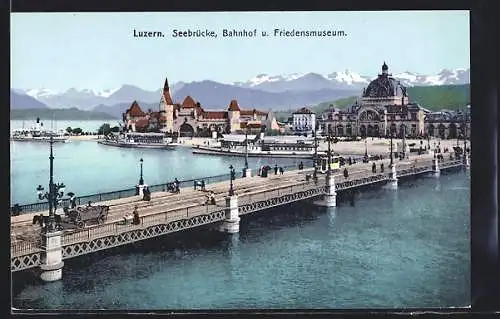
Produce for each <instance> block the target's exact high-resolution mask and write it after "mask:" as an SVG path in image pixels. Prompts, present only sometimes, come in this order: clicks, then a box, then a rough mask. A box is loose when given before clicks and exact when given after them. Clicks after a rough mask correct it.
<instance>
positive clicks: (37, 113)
mask: <svg viewBox="0 0 500 319" xmlns="http://www.w3.org/2000/svg"><path fill="white" fill-rule="evenodd" d="M37 117H39V118H40V119H46V120H52V119H54V120H111V119H116V118H117V117H113V116H111V115H109V114H106V113H103V112H96V111H82V110H79V109H77V108H71V109H48V108H46V109H41V108H38V109H17V110H16V109H13V110H11V111H10V118H11V119H12V120H33V119H35V118H37Z"/></svg>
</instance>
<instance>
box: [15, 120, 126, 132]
mask: <svg viewBox="0 0 500 319" xmlns="http://www.w3.org/2000/svg"><path fill="white" fill-rule="evenodd" d="M41 122H42V123H43V126H44V127H46V128H48V129H56V130H59V129H66V128H67V127H71V128H76V127H79V128H81V129H82V130H83V131H84V132H97V130H98V129H99V127H101V125H103V124H104V123H108V124H109V125H111V127H113V126H118V123H119V121H118V120H95V121H69V120H67V121H51V120H41ZM35 123H36V119H34V120H33V121H22V120H11V121H10V128H11V129H17V128H23V127H24V128H30V127H32V126H34V125H35Z"/></svg>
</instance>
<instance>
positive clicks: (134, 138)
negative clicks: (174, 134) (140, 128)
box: [97, 132, 178, 149]
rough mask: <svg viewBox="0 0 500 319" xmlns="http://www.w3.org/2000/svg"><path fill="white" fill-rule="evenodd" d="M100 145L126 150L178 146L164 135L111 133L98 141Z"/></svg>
mask: <svg viewBox="0 0 500 319" xmlns="http://www.w3.org/2000/svg"><path fill="white" fill-rule="evenodd" d="M97 143H99V144H103V145H109V146H116V147H124V148H154V149H174V148H175V147H176V146H177V145H178V144H177V143H173V141H172V139H171V138H168V137H166V136H165V134H163V133H137V132H127V133H111V134H109V135H107V136H105V137H104V139H101V140H99V141H97Z"/></svg>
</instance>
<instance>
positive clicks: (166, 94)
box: [163, 78, 174, 105]
mask: <svg viewBox="0 0 500 319" xmlns="http://www.w3.org/2000/svg"><path fill="white" fill-rule="evenodd" d="M163 97H164V98H165V103H166V104H167V105H172V104H174V103H173V102H172V97H171V96H170V88H169V87H168V78H165V84H164V85H163Z"/></svg>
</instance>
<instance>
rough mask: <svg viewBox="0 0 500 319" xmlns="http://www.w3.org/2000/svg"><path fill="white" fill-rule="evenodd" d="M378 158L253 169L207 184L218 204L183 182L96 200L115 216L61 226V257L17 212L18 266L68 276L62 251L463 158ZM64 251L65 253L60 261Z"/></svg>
mask: <svg viewBox="0 0 500 319" xmlns="http://www.w3.org/2000/svg"><path fill="white" fill-rule="evenodd" d="M382 162H383V163H384V166H385V170H384V172H383V173H381V172H380V164H381V163H382ZM375 163H376V165H377V172H376V173H373V172H372V170H371V166H372V163H371V162H370V163H357V164H354V165H352V166H347V167H348V170H349V176H348V178H345V177H344V176H343V175H342V171H340V172H337V173H335V174H333V175H332V176H333V178H331V179H329V178H327V176H326V175H324V174H318V177H319V178H318V180H317V181H316V182H314V181H313V180H312V179H311V178H310V175H311V174H312V170H311V169H305V170H301V171H299V170H292V171H287V172H285V173H284V174H283V175H274V174H271V175H270V176H269V177H268V178H262V177H259V176H253V177H246V178H241V179H236V180H235V181H234V182H233V183H234V191H235V195H234V196H228V190H229V182H228V181H223V182H218V183H213V184H208V185H207V187H206V188H207V191H213V192H214V193H215V199H216V205H206V204H205V200H206V197H205V195H206V193H205V192H202V191H199V190H194V189H193V187H185V188H182V189H181V192H180V193H179V194H172V193H167V192H153V193H152V198H151V201H149V202H147V201H142V200H141V199H140V198H139V196H132V197H127V198H121V199H116V200H111V201H106V202H102V203H94V204H95V205H97V204H103V205H109V206H110V211H109V215H108V219H107V220H106V221H105V223H103V224H100V225H92V226H87V227H85V228H84V229H67V230H64V231H62V232H58V233H57V234H56V238H57V240H54V241H53V242H54V243H55V244H54V245H53V247H49V248H50V251H56V258H55V259H56V260H55V261H54V258H48V259H47V256H49V252H48V251H49V249H48V248H47V247H48V246H51V245H52V244H51V243H52V242H51V241H49V239H47V241H46V242H43V243H42V238H43V237H42V236H40V227H39V226H38V225H32V218H33V214H34V213H32V214H24V215H20V216H15V217H12V218H11V270H12V271H19V270H23V269H28V268H33V267H37V266H41V267H42V270H43V271H46V272H47V271H48V272H50V271H56V270H53V268H54V267H55V266H54V265H59V268H58V269H57V271H59V275H56V277H58V278H56V279H53V280H57V279H60V276H61V273H60V272H61V269H62V265H63V263H62V260H63V259H68V258H72V257H77V256H80V255H83V254H88V253H92V252H95V251H99V250H103V249H108V248H112V247H116V246H120V245H124V244H128V243H133V242H136V241H139V240H143V239H147V238H153V237H156V236H160V235H164V234H168V233H173V232H177V231H181V230H184V229H188V228H193V227H197V226H201V225H207V224H211V225H212V226H213V228H214V229H217V230H220V231H225V232H237V231H238V229H239V219H240V217H239V216H242V215H245V214H248V213H252V212H256V211H264V210H265V209H267V208H270V207H275V206H280V205H285V204H288V203H292V202H295V201H300V200H304V199H308V198H318V197H321V196H323V197H325V198H329V200H328V202H329V205H327V206H336V199H335V197H336V194H337V192H342V191H348V190H353V189H356V188H358V187H361V186H364V185H371V184H376V183H389V184H390V185H391V186H392V187H397V178H402V177H405V176H410V175H417V174H423V173H432V174H434V175H435V176H439V171H440V170H442V169H447V168H452V167H462V166H463V165H464V163H463V162H462V161H461V160H450V159H448V158H447V157H446V156H445V158H444V160H443V161H442V162H439V163H436V160H435V159H434V158H433V156H432V155H428V154H425V155H421V156H414V157H411V158H410V159H409V160H403V161H399V160H395V161H394V163H395V170H391V169H389V159H386V160H383V161H376V162H375ZM436 164H437V165H436ZM394 173H395V174H394ZM307 175H309V176H307ZM332 199H333V201H332ZM136 206H137V211H138V213H139V216H140V223H139V224H138V225H132V224H122V223H121V221H122V220H123V217H124V216H125V215H131V214H132V211H133V209H134V207H136ZM37 214H40V212H38V213H37ZM45 214H47V212H45ZM51 239H54V238H51ZM44 256H45V257H44ZM57 256H59V257H57ZM52 257H53V256H52ZM57 258H59V259H61V260H60V261H57ZM49 259H52V261H51V262H52V265H48V266H47V265H46V263H47V262H45V261H46V260H49ZM44 263H45V264H44ZM56 268H57V267H56ZM51 280H52V279H51Z"/></svg>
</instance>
